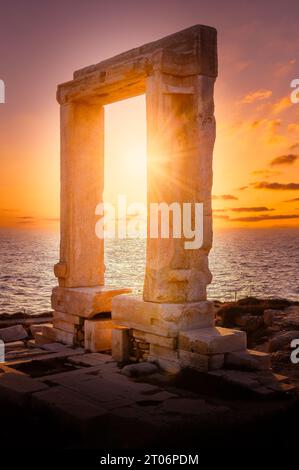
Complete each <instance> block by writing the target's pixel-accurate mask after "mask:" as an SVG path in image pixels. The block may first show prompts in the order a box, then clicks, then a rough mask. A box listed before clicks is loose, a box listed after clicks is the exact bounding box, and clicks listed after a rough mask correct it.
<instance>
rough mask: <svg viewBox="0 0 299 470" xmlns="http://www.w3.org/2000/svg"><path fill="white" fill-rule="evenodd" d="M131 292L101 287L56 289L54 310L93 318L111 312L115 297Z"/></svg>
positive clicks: (54, 292) (53, 300) (53, 295)
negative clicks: (112, 301)
mask: <svg viewBox="0 0 299 470" xmlns="http://www.w3.org/2000/svg"><path fill="white" fill-rule="evenodd" d="M125 292H131V289H125V288H123V289H122V288H120V289H114V288H111V287H106V286H99V287H70V288H66V287H55V288H54V289H53V291H52V298H51V301H52V308H53V309H54V310H56V311H58V312H62V313H68V314H71V315H75V316H78V317H84V318H91V317H93V316H94V315H96V314H97V313H101V312H110V311H111V308H112V306H111V300H112V298H113V297H114V296H116V295H119V294H122V293H125Z"/></svg>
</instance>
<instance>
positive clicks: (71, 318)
mask: <svg viewBox="0 0 299 470" xmlns="http://www.w3.org/2000/svg"><path fill="white" fill-rule="evenodd" d="M54 319H56V320H61V321H64V322H67V323H71V324H72V325H80V324H81V322H82V321H84V320H82V318H81V317H79V316H78V315H71V314H70V313H64V312H57V311H56V312H54Z"/></svg>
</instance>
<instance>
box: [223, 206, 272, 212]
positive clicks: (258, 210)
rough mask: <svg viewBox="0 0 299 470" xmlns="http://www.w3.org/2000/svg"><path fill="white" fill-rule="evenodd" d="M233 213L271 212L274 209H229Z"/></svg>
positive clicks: (262, 207)
mask: <svg viewBox="0 0 299 470" xmlns="http://www.w3.org/2000/svg"><path fill="white" fill-rule="evenodd" d="M230 210H231V211H233V212H267V211H273V210H274V209H269V208H268V207H264V206H261V207H233V208H232V209H230Z"/></svg>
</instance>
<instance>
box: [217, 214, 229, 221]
mask: <svg viewBox="0 0 299 470" xmlns="http://www.w3.org/2000/svg"><path fill="white" fill-rule="evenodd" d="M213 218H214V219H224V220H231V219H230V218H229V216H228V215H217V214H215V215H213Z"/></svg>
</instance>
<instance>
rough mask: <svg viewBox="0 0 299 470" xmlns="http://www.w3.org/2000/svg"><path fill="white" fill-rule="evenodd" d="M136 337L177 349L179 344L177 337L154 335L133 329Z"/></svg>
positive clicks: (146, 341)
mask: <svg viewBox="0 0 299 470" xmlns="http://www.w3.org/2000/svg"><path fill="white" fill-rule="evenodd" d="M133 336H134V338H136V339H138V340H140V341H143V342H144V343H150V344H156V345H157V346H163V347H165V348H169V349H175V348H176V345H177V340H176V338H167V337H166V336H159V335H153V334H151V333H146V332H145V331H140V330H133Z"/></svg>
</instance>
